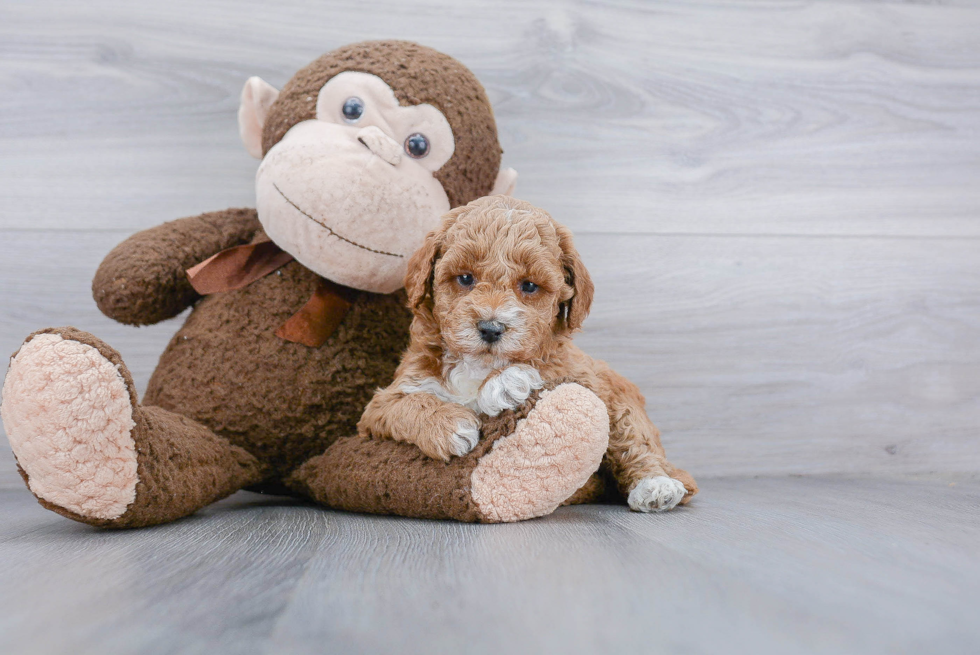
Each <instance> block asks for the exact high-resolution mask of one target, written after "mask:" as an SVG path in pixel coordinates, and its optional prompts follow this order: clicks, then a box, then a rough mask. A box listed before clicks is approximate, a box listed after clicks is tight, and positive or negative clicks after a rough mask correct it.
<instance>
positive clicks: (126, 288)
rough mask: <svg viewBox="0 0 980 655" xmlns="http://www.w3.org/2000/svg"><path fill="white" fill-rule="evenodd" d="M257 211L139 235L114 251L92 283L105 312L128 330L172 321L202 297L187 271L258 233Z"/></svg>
mask: <svg viewBox="0 0 980 655" xmlns="http://www.w3.org/2000/svg"><path fill="white" fill-rule="evenodd" d="M260 227H261V226H260V224H259V221H258V217H257V215H256V212H255V210H254V209H226V210H224V211H220V212H210V213H207V214H201V215H200V216H192V217H190V218H181V219H179V220H176V221H170V222H169V223H164V224H163V225H158V226H157V227H153V228H150V229H149V230H143V231H142V232H137V233H136V234H134V235H133V236H131V237H129V238H128V239H126V240H125V241H123V242H122V243H120V244H119V245H118V246H116V247H115V248H114V249H113V250H112V251H111V252H110V253H109V254H108V255H107V256H106V258H105V259H104V260H102V264H101V265H100V266H99V270H98V271H97V272H96V273H95V279H93V280H92V295H93V297H94V298H95V302H96V304H97V305H98V306H99V309H100V310H102V313H103V314H105V315H106V316H108V317H109V318H111V319H114V320H116V321H119V322H120V323H126V324H129V325H149V324H151V323H158V322H160V321H162V320H165V319H168V318H172V317H174V316H176V315H177V314H179V313H180V312H182V311H183V310H184V309H185V308H187V307H189V306H190V305H191V303H193V302H194V301H195V300H197V299H198V298H199V297H200V296H199V295H198V294H197V292H195V291H194V289H193V288H192V287H191V285H190V282H189V281H188V279H187V274H186V270H187V269H188V268H190V267H192V266H194V265H195V264H199V263H201V262H202V261H204V260H205V259H207V258H208V257H210V256H212V255H214V254H216V253H218V252H220V251H222V250H224V249H225V248H231V247H232V246H238V245H242V244H245V243H248V242H249V241H250V240H251V238H252V236H253V235H254V234H255V233H256V232H257V231H258V230H259V229H260Z"/></svg>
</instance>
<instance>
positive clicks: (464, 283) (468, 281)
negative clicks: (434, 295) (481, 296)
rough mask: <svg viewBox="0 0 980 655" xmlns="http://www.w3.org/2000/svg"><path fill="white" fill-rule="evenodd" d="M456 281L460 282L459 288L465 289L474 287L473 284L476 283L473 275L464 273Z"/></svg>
mask: <svg viewBox="0 0 980 655" xmlns="http://www.w3.org/2000/svg"><path fill="white" fill-rule="evenodd" d="M456 281H457V282H459V286H461V287H465V288H467V289H468V288H469V287H471V286H473V283H474V282H475V280H474V279H473V274H472V273H463V274H462V275H457V276H456Z"/></svg>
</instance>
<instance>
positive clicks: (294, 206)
mask: <svg viewBox="0 0 980 655" xmlns="http://www.w3.org/2000/svg"><path fill="white" fill-rule="evenodd" d="M272 188H274V189H275V190H276V191H278V192H279V195H280V196H282V199H283V200H285V201H286V202H288V203H289V204H290V206H292V208H293V209H295V210H296V211H298V212H299V213H300V214H302V215H303V216H305V217H307V218H308V219H310V220H311V221H313V222H314V223H316V224H317V225H319V226H320V227H322V228H323V229H324V230H326V231H327V232H329V233H330V234H331V235H333V236H335V237H337V238H338V239H340V240H341V241H343V242H344V243H349V244H350V245H352V246H355V247H357V248H360V249H361V250H367V251H368V252H373V253H374V254H376V255H387V256H388V257H399V258H402V259H404V257H405V255H399V254H398V253H394V252H385V251H384V250H376V249H374V248H369V247H367V246H365V245H363V244H360V243H358V242H356V241H353V240H351V239H348V238H347V237H345V236H344V235H342V234H337V232H336V231H335V230H334V229H333V228H332V227H330V226H329V225H327V224H326V223H324V222H323V221H321V220H319V219H317V218H314V217H313V216H310V215H309V214H308V213H306V212H305V211H303V209H302V208H300V206H299V205H297V204H296V203H295V202H293V201H292V200H290V199H289V196H287V195H286V194H285V193H283V192H282V189H280V188H279V186H278V185H277V184H276V183H275V182H273V183H272Z"/></svg>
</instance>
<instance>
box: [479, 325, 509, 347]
mask: <svg viewBox="0 0 980 655" xmlns="http://www.w3.org/2000/svg"><path fill="white" fill-rule="evenodd" d="M476 329H477V330H479V331H480V338H481V339H483V340H484V341H486V342H487V343H495V342H497V341H500V337H501V336H503V334H504V331H505V330H506V329H507V326H506V325H504V324H503V323H501V322H500V321H477V323H476Z"/></svg>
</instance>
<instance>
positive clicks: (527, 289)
mask: <svg viewBox="0 0 980 655" xmlns="http://www.w3.org/2000/svg"><path fill="white" fill-rule="evenodd" d="M537 290H538V285H536V284H535V283H534V282H531V281H530V280H524V281H523V282H521V291H523V292H524V293H526V294H532V293H534V292H535V291H537Z"/></svg>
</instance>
